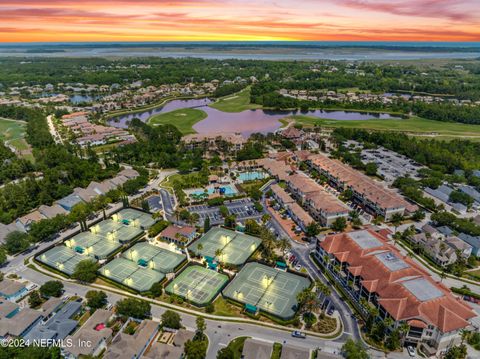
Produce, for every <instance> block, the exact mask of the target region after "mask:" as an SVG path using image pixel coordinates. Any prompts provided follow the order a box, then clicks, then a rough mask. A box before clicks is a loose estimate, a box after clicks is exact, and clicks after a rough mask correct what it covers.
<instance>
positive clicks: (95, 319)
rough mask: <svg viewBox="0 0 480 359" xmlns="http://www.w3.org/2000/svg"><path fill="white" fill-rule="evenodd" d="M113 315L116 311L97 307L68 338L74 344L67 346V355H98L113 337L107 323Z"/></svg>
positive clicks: (69, 356) (71, 357) (76, 356)
mask: <svg viewBox="0 0 480 359" xmlns="http://www.w3.org/2000/svg"><path fill="white" fill-rule="evenodd" d="M113 316H114V313H113V312H112V311H110V310H105V309H97V310H96V311H95V312H94V313H93V314H92V315H91V316H90V318H88V320H87V321H86V322H85V324H84V325H83V326H82V327H81V328H80V329H79V330H77V331H76V332H75V333H74V334H73V335H71V336H68V337H67V338H66V339H67V340H69V339H71V341H72V346H70V347H68V348H65V350H64V351H65V352H66V355H65V357H66V358H69V359H73V358H79V357H80V356H88V355H89V356H98V355H99V354H100V353H101V352H102V351H103V350H104V349H106V348H107V344H108V343H109V341H110V340H111V339H112V333H113V332H112V329H110V328H108V327H107V323H108V322H109V321H110V319H112V318H113ZM81 343H89V344H90V345H88V346H87V345H81Z"/></svg>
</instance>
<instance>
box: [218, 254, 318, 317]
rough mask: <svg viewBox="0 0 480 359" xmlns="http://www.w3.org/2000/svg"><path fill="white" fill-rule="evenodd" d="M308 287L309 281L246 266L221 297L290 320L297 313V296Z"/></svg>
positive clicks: (288, 274) (249, 265)
mask: <svg viewBox="0 0 480 359" xmlns="http://www.w3.org/2000/svg"><path fill="white" fill-rule="evenodd" d="M309 286H310V280H309V279H308V278H305V277H302V276H299V275H296V274H292V273H287V272H283V271H281V270H277V269H275V268H271V267H268V266H266V265H263V264H259V263H247V264H246V265H245V266H244V267H243V268H242V270H241V271H240V272H239V273H238V274H237V276H236V277H235V279H234V280H233V281H232V282H231V283H230V284H229V285H228V286H227V287H226V288H225V289H224V290H223V295H224V296H226V297H227V298H230V299H233V300H235V301H237V302H240V303H242V304H248V305H250V306H254V307H256V308H258V309H259V310H261V311H264V312H267V313H270V314H273V315H275V316H278V317H280V318H282V319H289V318H292V317H293V316H294V315H295V312H296V305H297V294H298V293H300V292H301V291H302V290H304V289H305V288H308V287H309Z"/></svg>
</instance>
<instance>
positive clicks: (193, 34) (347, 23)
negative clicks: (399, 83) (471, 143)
mask: <svg viewBox="0 0 480 359" xmlns="http://www.w3.org/2000/svg"><path fill="white" fill-rule="evenodd" d="M476 3H477V0H302V1H301V2H299V1H298V0H296V1H295V0H267V1H255V0H218V1H212V0H200V1H199V0H176V1H163V0H158V1H155V0H120V1H113V0H102V1H97V0H84V1H72V0H50V1H46V0H19V1H10V0H4V1H1V2H0V23H1V27H0V41H2V42H27V41H122V40H123V41H142V40H144V41H186V40H192V41H194V40H397V41H400V40H404V41H408V40H426V41H431V40H437V41H479V40H480V15H479V12H478V11H475V9H476V8H477V7H478V3H477V4H476ZM300 4H301V6H300ZM379 13H381V16H379Z"/></svg>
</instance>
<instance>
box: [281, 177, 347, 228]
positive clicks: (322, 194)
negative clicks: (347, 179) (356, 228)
mask: <svg viewBox="0 0 480 359" xmlns="http://www.w3.org/2000/svg"><path fill="white" fill-rule="evenodd" d="M287 185H288V188H289V190H290V191H291V192H292V195H293V197H294V198H296V199H298V200H299V201H300V202H301V203H302V204H303V205H304V207H305V208H306V209H307V211H308V212H309V213H310V215H311V216H312V217H313V218H314V219H315V220H317V221H319V222H320V224H321V225H322V226H324V227H329V226H331V225H332V224H333V222H335V220H336V219H337V218H341V217H344V218H347V217H348V213H349V208H348V207H347V206H346V205H345V204H343V203H342V202H341V201H340V200H338V199H337V198H336V197H335V196H333V195H332V194H330V193H328V192H327V191H325V189H324V188H323V187H322V186H320V185H319V184H318V183H317V182H315V181H314V180H313V179H311V178H309V177H307V176H305V175H303V174H295V175H292V176H289V177H288V178H287Z"/></svg>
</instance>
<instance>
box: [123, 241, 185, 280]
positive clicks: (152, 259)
mask: <svg viewBox="0 0 480 359" xmlns="http://www.w3.org/2000/svg"><path fill="white" fill-rule="evenodd" d="M122 257H123V258H126V259H129V260H131V261H132V262H134V263H137V264H139V265H142V266H148V267H149V268H150V269H153V270H156V271H159V272H162V273H170V272H174V271H175V268H177V266H178V265H180V263H182V262H183V261H184V260H185V259H186V256H184V255H182V254H178V253H175V252H172V251H168V250H166V249H163V248H160V247H157V246H154V245H151V244H148V243H146V242H140V243H137V244H135V245H134V246H133V247H132V248H130V249H128V250H127V251H125V252H123V254H122Z"/></svg>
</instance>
